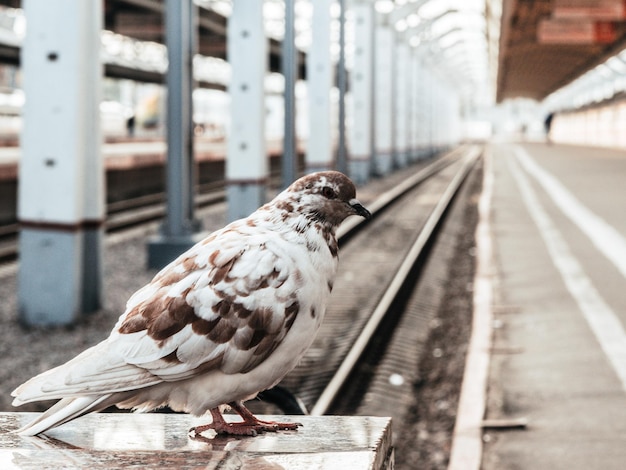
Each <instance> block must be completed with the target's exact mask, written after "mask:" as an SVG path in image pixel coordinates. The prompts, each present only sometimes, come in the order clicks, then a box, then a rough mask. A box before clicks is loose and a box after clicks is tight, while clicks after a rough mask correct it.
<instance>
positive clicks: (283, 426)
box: [189, 420, 302, 436]
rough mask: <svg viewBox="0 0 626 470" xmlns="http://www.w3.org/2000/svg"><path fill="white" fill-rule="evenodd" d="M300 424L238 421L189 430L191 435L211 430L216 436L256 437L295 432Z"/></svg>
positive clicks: (211, 424) (206, 425)
mask: <svg viewBox="0 0 626 470" xmlns="http://www.w3.org/2000/svg"><path fill="white" fill-rule="evenodd" d="M298 426H302V425H301V424H300V423H276V422H273V421H260V420H259V421H255V422H247V421H238V422H234V423H227V422H218V423H210V424H205V425H202V426H196V427H193V428H191V429H190V430H189V432H190V433H191V434H192V435H196V436H197V435H200V434H201V433H203V432H204V431H208V430H209V429H212V430H213V431H215V432H216V433H217V434H226V435H231V436H257V435H259V434H262V433H264V432H276V431H295V430H296V429H298Z"/></svg>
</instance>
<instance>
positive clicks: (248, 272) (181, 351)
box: [116, 234, 303, 381]
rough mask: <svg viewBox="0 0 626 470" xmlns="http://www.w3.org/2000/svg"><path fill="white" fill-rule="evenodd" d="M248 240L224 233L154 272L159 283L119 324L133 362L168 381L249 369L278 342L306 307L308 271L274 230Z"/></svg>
mask: <svg viewBox="0 0 626 470" xmlns="http://www.w3.org/2000/svg"><path fill="white" fill-rule="evenodd" d="M246 241H247V243H245V244H242V241H241V234H240V236H232V237H229V236H228V235H226V236H224V237H221V238H220V239H219V240H218V241H216V242H209V243H207V244H206V245H204V249H203V247H202V246H201V247H200V249H198V250H196V251H195V252H192V253H190V255H189V256H187V257H185V258H182V259H180V260H179V263H177V264H176V265H174V266H172V267H171V269H169V270H168V271H166V272H162V273H161V274H160V275H159V276H157V277H156V278H155V281H154V282H155V283H157V284H159V283H160V284H161V285H160V286H157V287H156V289H155V290H154V292H153V293H152V295H150V296H149V297H148V298H147V299H145V300H141V301H140V302H138V303H135V304H134V305H132V306H130V308H129V309H128V310H127V313H126V314H125V316H124V317H123V319H122V320H121V322H119V323H118V327H117V328H116V331H117V333H116V335H117V337H116V345H118V346H117V347H119V348H120V349H119V350H120V352H121V354H122V356H123V357H124V359H125V361H126V362H127V363H130V364H135V365H137V366H139V367H141V368H143V369H146V370H148V371H150V372H151V373H152V374H154V375H157V376H158V377H160V378H161V379H163V380H165V381H171V380H181V379H184V378H188V377H191V376H193V375H196V374H198V373H201V372H205V371H207V370H210V369H214V368H215V369H218V368H219V369H220V370H222V371H223V372H225V373H228V374H234V373H245V372H248V371H249V370H251V369H253V368H254V367H255V366H256V365H258V364H259V363H260V362H261V361H263V360H264V359H265V358H266V357H267V356H268V355H269V354H270V353H271V352H272V351H273V350H274V349H275V348H276V347H277V346H278V344H280V342H281V341H282V339H283V338H284V337H285V335H286V334H287V332H288V331H289V329H290V328H291V325H292V324H293V321H294V320H295V318H296V315H297V314H298V311H299V308H300V304H299V301H298V290H299V287H300V284H301V283H302V282H303V280H302V276H301V275H300V274H299V273H298V268H297V266H296V264H295V262H294V260H292V259H290V258H289V256H288V255H287V254H286V253H285V252H284V251H283V250H282V249H281V248H280V245H279V244H278V243H276V242H275V240H273V239H272V237H271V236H265V237H258V236H257V237H254V236H250V237H246ZM181 266H185V268H184V269H182V270H181Z"/></svg>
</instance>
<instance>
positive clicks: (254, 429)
mask: <svg viewBox="0 0 626 470" xmlns="http://www.w3.org/2000/svg"><path fill="white" fill-rule="evenodd" d="M228 405H229V406H230V407H231V408H232V409H233V410H235V412H237V414H239V416H241V417H242V418H243V421H239V422H234V423H228V422H226V420H225V419H224V417H223V416H222V413H221V412H220V409H219V408H212V409H211V410H210V411H211V417H212V418H213V422H211V423H210V424H204V425H202V426H196V427H193V428H191V429H190V430H189V432H190V433H192V434H194V435H196V436H197V435H199V434H201V433H203V432H204V431H208V430H209V429H213V430H214V431H215V432H216V433H217V434H231V435H235V436H256V435H257V434H259V433H262V432H276V431H278V430H289V431H293V430H296V429H298V426H302V425H301V424H300V423H274V422H272V421H261V420H260V419H257V417H256V416H254V415H253V414H252V413H251V412H250V410H248V409H247V408H246V407H245V406H244V405H243V403H242V402H231V403H229V404H228Z"/></svg>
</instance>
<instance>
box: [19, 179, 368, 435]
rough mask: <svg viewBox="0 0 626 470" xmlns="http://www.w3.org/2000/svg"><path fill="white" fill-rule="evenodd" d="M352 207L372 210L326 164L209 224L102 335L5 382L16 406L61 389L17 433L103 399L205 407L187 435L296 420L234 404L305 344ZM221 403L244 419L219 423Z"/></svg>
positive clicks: (265, 383)
mask: <svg viewBox="0 0 626 470" xmlns="http://www.w3.org/2000/svg"><path fill="white" fill-rule="evenodd" d="M350 215H360V216H363V217H365V218H369V217H370V213H369V212H368V211H367V209H365V208H364V207H363V206H362V205H361V204H360V203H359V201H357V199H356V198H355V187H354V184H353V183H352V182H351V181H350V179H348V178H347V177H346V176H345V175H343V174H342V173H339V172H335V171H327V172H320V173H314V174H310V175H308V176H304V177H303V178H300V179H299V180H297V181H296V182H294V183H293V184H292V185H291V186H289V188H287V189H286V190H285V191H283V192H282V193H280V194H279V195H278V196H276V198H275V199H274V200H272V201H271V202H269V203H267V204H265V205H264V206H262V207H261V208H259V209H258V210H257V211H255V212H254V213H253V214H251V215H250V216H249V217H247V218H245V219H241V220H237V221H235V222H232V223H231V224H229V225H227V226H226V227H224V228H223V229H221V230H218V231H216V232H214V233H212V234H211V235H209V236H208V237H207V238H205V239H204V240H202V241H201V242H199V243H198V244H196V245H195V246H193V247H192V248H190V249H189V250H188V251H186V252H185V253H183V254H182V255H180V256H179V257H178V258H177V259H176V260H174V261H173V262H172V263H170V264H169V265H168V266H166V267H165V268H163V269H162V270H161V271H160V272H159V273H158V274H157V275H156V276H155V277H154V279H153V280H152V281H151V282H150V283H149V284H147V285H146V286H145V287H143V288H142V289H140V290H138V291H137V292H136V293H135V294H134V295H133V296H132V297H131V298H130V299H129V301H128V303H127V305H126V311H125V312H124V313H123V314H122V315H121V316H120V318H119V320H118V322H117V324H116V325H115V327H114V328H113V331H112V332H111V334H110V336H109V337H108V338H107V339H105V340H104V341H102V342H101V343H99V344H97V345H95V346H93V347H91V348H90V349H87V350H86V351H84V352H83V353H81V354H79V355H78V356H76V357H75V358H74V359H72V360H70V361H69V362H67V363H65V364H63V365H61V366H58V367H56V368H54V369H51V370H49V371H47V372H44V373H42V374H40V375H38V376H36V377H34V378H32V379H30V380H29V381H27V382H26V383H24V384H23V385H21V386H19V387H18V388H17V389H16V390H15V391H13V393H12V395H13V396H14V397H15V400H14V401H13V405H14V406H19V405H21V404H24V403H28V402H32V401H39V400H47V399H55V398H58V399H60V401H59V402H57V403H56V404H55V405H54V406H52V407H51V408H50V409H48V410H47V411H46V412H45V413H43V414H42V415H41V416H39V417H38V418H37V419H36V420H35V421H33V422H32V423H30V424H28V425H26V426H25V427H23V428H22V429H20V430H18V433H21V434H22V435H31V436H32V435H36V434H39V433H42V432H44V431H46V430H48V429H50V428H52V427H55V426H58V425H60V424H63V423H66V422H67V421H70V420H72V419H75V418H77V417H79V416H82V415H85V414H87V413H91V412H95V411H100V410H103V409H105V408H107V407H109V406H111V405H117V406H118V407H119V408H126V409H128V408H132V409H135V410H137V411H149V410H152V409H156V408H159V407H164V406H169V407H170V408H171V409H173V410H175V411H185V412H188V413H191V414H193V415H196V416H200V415H204V414H205V413H206V412H207V411H210V413H211V415H212V422H211V423H210V424H207V425H203V426H197V427H195V428H192V429H191V432H195V433H197V434H199V433H201V432H203V431H205V430H208V429H213V430H214V431H215V432H217V433H225V434H241V435H255V434H256V433H259V432H263V431H275V430H277V429H296V428H297V426H298V424H297V423H274V422H265V421H261V420H259V419H257V418H256V417H255V416H254V415H253V414H252V413H251V412H250V411H249V410H248V409H247V408H246V407H245V406H244V404H243V402H244V401H245V400H248V399H250V398H253V397H255V396H256V395H257V393H258V392H260V391H262V390H265V389H268V388H271V387H272V386H274V385H276V384H277V383H278V382H279V381H280V380H281V379H282V378H283V377H284V376H285V374H287V373H288V372H289V371H291V370H292V369H293V368H294V367H295V366H296V365H297V364H298V361H299V360H300V358H301V357H302V356H303V354H304V353H305V351H306V350H307V349H308V348H309V346H310V345H311V343H312V341H313V338H314V337H315V334H316V332H317V330H318V329H319V327H320V323H321V321H322V319H323V318H324V313H325V310H326V301H327V299H328V297H329V295H330V292H331V290H332V287H333V281H334V279H335V273H336V270H337V240H336V238H335V229H336V228H337V227H338V226H339V224H341V222H342V221H343V220H344V219H345V218H346V217H348V216H350ZM225 405H228V406H230V407H231V408H232V409H233V410H234V411H235V412H237V413H238V414H239V415H240V416H241V417H242V419H243V421H238V422H234V423H228V422H226V421H225V420H224V418H223V416H222V411H223V409H224V406H225Z"/></svg>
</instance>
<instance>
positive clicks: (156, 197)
mask: <svg viewBox="0 0 626 470" xmlns="http://www.w3.org/2000/svg"><path fill="white" fill-rule="evenodd" d="M224 184H225V182H224V181H223V180H222V181H215V182H212V183H206V184H203V185H200V186H198V187H197V188H196V197H195V204H196V209H200V208H203V207H207V206H210V205H213V204H217V203H219V202H223V201H225V200H226V190H225V189H224ZM279 184H280V174H279V173H278V172H273V173H272V174H271V175H270V186H271V187H278V185H279ZM165 198H166V195H165V193H153V194H147V195H144V196H139V197H135V198H132V199H125V200H122V201H116V202H111V203H109V204H107V217H106V221H105V223H104V227H105V231H106V232H107V233H115V232H119V231H122V230H127V229H130V228H132V227H137V226H140V225H144V224H147V223H150V222H154V221H158V220H162V219H163V218H164V217H165V211H166V209H165ZM18 233H19V224H17V223H15V224H7V225H2V226H0V262H6V261H14V260H15V259H17V256H18V242H17V238H18Z"/></svg>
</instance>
